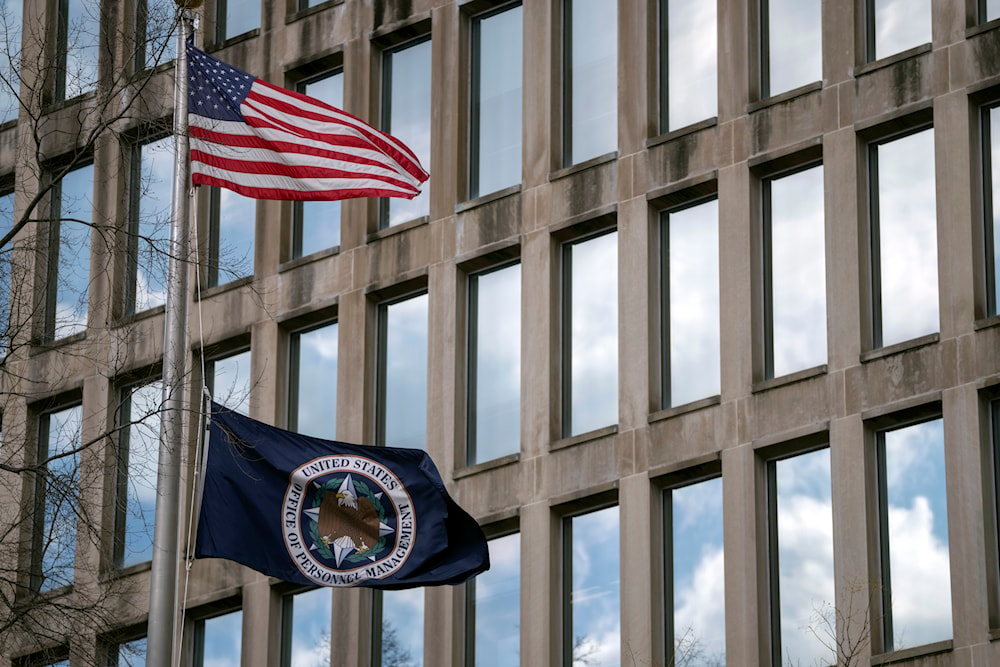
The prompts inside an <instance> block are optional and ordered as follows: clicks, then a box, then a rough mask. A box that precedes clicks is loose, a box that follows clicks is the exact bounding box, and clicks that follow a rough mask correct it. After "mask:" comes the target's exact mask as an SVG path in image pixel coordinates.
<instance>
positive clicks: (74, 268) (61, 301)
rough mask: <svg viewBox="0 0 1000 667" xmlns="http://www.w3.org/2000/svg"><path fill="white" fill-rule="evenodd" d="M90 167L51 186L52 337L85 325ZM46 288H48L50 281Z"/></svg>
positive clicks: (88, 284)
mask: <svg viewBox="0 0 1000 667" xmlns="http://www.w3.org/2000/svg"><path fill="white" fill-rule="evenodd" d="M93 189H94V166H93V165H88V166H86V167H81V168H79V169H74V170H73V171H71V172H69V173H67V174H66V175H65V176H64V177H63V178H62V180H61V181H60V182H59V183H58V184H57V185H56V187H55V188H54V191H53V194H54V195H55V197H56V198H57V202H56V203H55V206H54V208H55V210H56V211H57V213H56V218H57V219H58V220H59V223H58V224H57V225H54V226H53V227H54V228H55V229H57V230H58V232H57V233H58V236H57V237H56V238H54V239H52V243H53V247H52V249H51V253H52V254H51V255H50V257H51V259H50V261H52V262H54V263H55V273H54V275H53V274H52V272H51V270H50V280H54V281H55V285H54V286H55V290H54V292H55V294H54V297H55V302H54V303H50V305H49V309H50V312H49V321H50V322H51V323H52V324H51V325H50V327H49V329H50V331H52V333H53V337H54V338H62V337H64V336H70V335H72V334H75V333H77V332H80V331H83V330H84V329H85V328H86V327H87V291H88V288H89V287H90V225H89V224H88V223H90V222H91V219H92V216H93V199H92V197H93ZM49 289H52V283H50V286H49Z"/></svg>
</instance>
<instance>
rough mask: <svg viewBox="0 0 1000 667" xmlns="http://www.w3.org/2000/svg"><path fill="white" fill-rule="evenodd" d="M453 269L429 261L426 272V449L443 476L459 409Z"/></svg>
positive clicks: (450, 464)
mask: <svg viewBox="0 0 1000 667" xmlns="http://www.w3.org/2000/svg"><path fill="white" fill-rule="evenodd" d="M456 273H457V269H456V268H455V263H454V262H452V261H443V262H438V263H437V264H431V266H430V271H429V276H428V289H427V294H428V309H427V310H428V322H427V326H428V347H429V349H428V352H427V453H429V454H430V455H431V458H433V459H434V461H435V463H436V464H437V466H438V468H440V470H441V474H442V476H443V477H444V479H445V480H448V479H450V478H451V475H450V474H449V473H450V471H451V470H453V469H454V467H455V459H456V456H458V454H457V452H456V447H458V446H460V445H459V443H458V442H456V429H455V424H457V423H458V419H457V417H458V415H457V411H458V410H460V409H461V407H460V399H459V396H458V395H457V392H456V388H457V387H459V386H461V385H459V384H458V383H456V381H455V379H456V377H457V373H458V369H457V364H458V363H459V356H458V355H459V354H461V353H462V352H463V349H462V345H461V343H459V342H458V340H457V339H456V336H457V326H456V317H457V312H456V309H457V308H458V295H457V293H456V289H457V286H458V277H457V275H456Z"/></svg>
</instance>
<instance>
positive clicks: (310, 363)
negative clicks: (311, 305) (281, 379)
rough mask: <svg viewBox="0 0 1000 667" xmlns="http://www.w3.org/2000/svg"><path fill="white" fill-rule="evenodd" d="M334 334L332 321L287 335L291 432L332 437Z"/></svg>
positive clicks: (334, 430)
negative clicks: (288, 337) (289, 338)
mask: <svg viewBox="0 0 1000 667" xmlns="http://www.w3.org/2000/svg"><path fill="white" fill-rule="evenodd" d="M338 332H339V327H338V325H337V323H336V322H332V323H329V324H324V325H322V326H320V327H317V328H315V329H309V330H307V331H299V332H296V333H293V334H292V336H291V340H290V350H289V353H290V355H289V356H290V357H291V358H290V361H289V373H290V378H289V381H288V386H289V390H290V392H289V401H288V428H289V429H291V430H293V431H297V432H298V433H305V434H306V435H312V436H316V437H318V438H326V439H327V440H334V439H335V438H336V435H337V339H338V335H337V334H338Z"/></svg>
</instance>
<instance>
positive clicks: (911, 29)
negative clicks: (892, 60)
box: [869, 0, 931, 60]
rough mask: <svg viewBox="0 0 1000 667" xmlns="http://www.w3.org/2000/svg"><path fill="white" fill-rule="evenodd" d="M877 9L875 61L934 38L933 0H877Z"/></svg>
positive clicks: (875, 19)
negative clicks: (932, 33)
mask: <svg viewBox="0 0 1000 667" xmlns="http://www.w3.org/2000/svg"><path fill="white" fill-rule="evenodd" d="M874 8H875V16H874V17H873V18H874V24H875V25H874V36H873V37H874V40H875V58H874V59H875V60H878V59H879V58H885V57H886V56H891V55H892V54H894V53H899V52H900V51H905V50H907V49H910V48H913V47H914V46H920V45H921V44H926V43H928V42H930V41H931V0H875V1H874ZM871 29H872V28H869V30H871Z"/></svg>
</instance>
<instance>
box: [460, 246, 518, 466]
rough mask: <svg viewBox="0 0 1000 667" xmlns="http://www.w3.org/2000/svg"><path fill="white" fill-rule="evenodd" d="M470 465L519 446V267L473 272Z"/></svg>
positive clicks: (502, 454) (507, 452)
mask: <svg viewBox="0 0 1000 667" xmlns="http://www.w3.org/2000/svg"><path fill="white" fill-rule="evenodd" d="M469 284H470V287H469V288H470V292H471V294H470V296H471V300H470V303H471V305H472V312H470V313H469V321H470V323H471V324H472V326H473V327H474V328H473V330H472V332H471V333H470V343H471V345H472V352H473V354H472V355H471V357H470V360H469V361H470V366H471V367H470V369H469V370H470V377H469V387H470V389H471V391H472V392H473V393H472V400H470V401H469V463H470V464H474V463H480V462H482V461H489V460H490V459H495V458H499V457H501V456H504V455H506V454H512V453H515V452H518V451H520V449H521V266H520V265H519V264H516V265H514V266H508V267H506V268H503V269H499V270H497V271H491V272H489V273H481V274H477V275H474V276H471V277H470V279H469Z"/></svg>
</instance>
